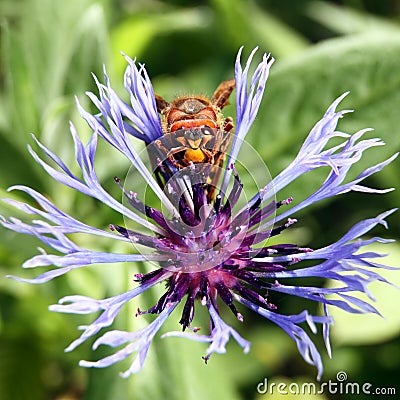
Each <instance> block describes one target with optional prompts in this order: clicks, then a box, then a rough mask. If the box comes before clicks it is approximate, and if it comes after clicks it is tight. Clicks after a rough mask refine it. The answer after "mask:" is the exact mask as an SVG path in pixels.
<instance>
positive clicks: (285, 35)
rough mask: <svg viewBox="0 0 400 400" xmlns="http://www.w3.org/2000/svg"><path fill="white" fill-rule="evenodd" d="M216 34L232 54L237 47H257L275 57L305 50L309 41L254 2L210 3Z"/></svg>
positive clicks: (228, 1) (214, 0) (216, 1)
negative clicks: (216, 22)
mask: <svg viewBox="0 0 400 400" xmlns="http://www.w3.org/2000/svg"><path fill="white" fill-rule="evenodd" d="M211 4H212V5H213V8H214V10H215V13H216V21H218V27H219V32H220V33H219V35H220V37H221V40H222V41H224V42H225V43H226V45H227V46H229V47H230V48H231V49H233V51H237V49H238V48H239V47H240V46H243V45H244V46H245V47H249V48H254V47H256V46H260V47H261V48H262V49H264V50H267V51H270V52H271V53H273V54H274V55H275V56H276V57H282V58H283V57H287V56H289V55H293V54H294V53H298V52H300V51H302V50H304V49H305V48H306V47H307V46H308V45H309V42H308V41H307V39H306V38H305V37H303V36H302V35H301V34H300V33H298V32H296V31H295V30H294V29H293V28H291V27H290V26H289V25H287V24H285V23H284V22H282V21H281V20H279V19H277V18H276V17H274V16H273V15H272V14H270V13H267V12H266V11H265V10H263V9H262V8H261V7H259V6H257V4H256V3H255V2H249V1H244V0H238V1H230V0H212V2H211Z"/></svg>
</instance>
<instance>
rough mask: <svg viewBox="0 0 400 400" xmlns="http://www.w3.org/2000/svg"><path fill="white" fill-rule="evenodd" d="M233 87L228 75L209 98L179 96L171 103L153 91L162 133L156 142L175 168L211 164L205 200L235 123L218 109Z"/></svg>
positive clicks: (212, 194)
mask: <svg viewBox="0 0 400 400" xmlns="http://www.w3.org/2000/svg"><path fill="white" fill-rule="evenodd" d="M234 88H235V80H234V79H231V80H228V81H224V82H222V83H221V84H220V85H219V86H218V87H217V89H216V90H215V92H214V94H213V96H212V98H211V99H208V98H207V97H203V96H182V97H178V98H176V99H174V100H173V101H171V102H170V103H168V102H167V101H166V100H164V99H163V98H162V97H161V96H159V95H157V94H156V95H155V100H156V105H157V110H158V112H159V113H160V114H161V116H162V128H163V133H164V136H162V137H161V138H160V139H157V140H156V141H155V145H156V147H157V148H158V149H159V151H161V153H162V154H163V155H164V156H165V158H166V159H168V160H169V161H170V162H171V163H172V164H173V165H174V166H175V167H177V168H178V169H181V168H186V167H188V166H190V164H191V163H195V164H196V163H204V164H210V165H211V168H210V169H209V174H208V180H207V199H208V202H211V201H212V200H213V199H214V197H215V187H216V185H217V181H218V179H219V175H220V171H221V167H222V165H223V163H224V160H225V154H226V151H227V149H228V146H229V143H230V139H231V133H230V132H231V131H232V129H233V127H234V125H233V119H232V118H231V117H227V118H224V117H223V115H222V113H221V110H222V108H224V107H225V106H226V105H227V104H228V98H229V96H230V94H231V93H232V91H233V89H234ZM158 179H159V178H158Z"/></svg>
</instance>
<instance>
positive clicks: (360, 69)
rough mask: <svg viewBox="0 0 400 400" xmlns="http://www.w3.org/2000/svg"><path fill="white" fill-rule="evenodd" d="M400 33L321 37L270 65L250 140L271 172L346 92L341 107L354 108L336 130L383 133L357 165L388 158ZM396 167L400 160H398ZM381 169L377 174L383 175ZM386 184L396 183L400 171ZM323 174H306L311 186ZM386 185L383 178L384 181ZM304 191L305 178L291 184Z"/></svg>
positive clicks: (394, 142) (393, 144)
mask: <svg viewBox="0 0 400 400" xmlns="http://www.w3.org/2000/svg"><path fill="white" fill-rule="evenodd" d="M398 54H400V34H393V33H392V34H387V33H382V34H377V33H375V34H372V35H367V34H365V35H357V36H351V37H346V38H343V39H334V40H328V41H325V42H323V43H321V44H319V45H316V46H313V47H312V48H309V49H308V50H306V51H304V52H303V54H302V55H301V56H297V57H294V58H292V59H290V60H284V61H279V59H278V61H277V62H276V65H274V66H273V67H272V72H271V76H270V78H269V80H268V82H267V88H266V95H265V99H264V102H263V103H262V105H261V108H260V112H259V115H258V117H257V119H256V122H255V124H254V127H253V129H252V131H251V132H250V133H249V135H248V140H249V141H250V142H251V143H252V144H253V145H255V147H256V148H257V150H258V151H259V152H260V154H261V156H262V157H263V158H264V160H266V162H267V166H268V167H270V168H271V170H272V175H273V176H274V175H275V174H276V173H277V172H279V171H280V170H281V169H282V168H284V167H285V166H286V165H287V164H288V163H289V162H290V161H291V160H292V159H293V157H294V155H295V154H296V153H297V151H298V149H299V148H300V146H301V143H302V142H303V140H304V138H305V137H306V136H307V134H308V132H309V131H310V130H311V128H312V127H313V125H314V124H315V123H316V122H317V121H318V120H319V119H321V118H322V116H323V115H324V112H325V110H326V109H327V108H328V106H329V105H330V104H331V103H332V102H333V100H334V99H336V98H337V97H338V96H340V95H341V94H342V93H344V92H346V91H348V90H349V91H350V95H349V96H347V97H346V99H345V100H344V101H342V103H341V104H340V106H339V109H346V108H347V109H355V110H356V111H355V112H354V113H353V114H347V115H346V116H345V117H344V118H343V119H342V120H341V121H340V122H339V129H340V130H342V131H345V132H350V133H352V132H355V131H358V130H360V129H362V128H366V127H373V128H375V130H376V132H372V133H369V134H368V136H367V137H369V138H370V137H376V136H378V137H381V138H382V139H383V140H384V141H385V142H386V143H387V144H388V145H387V146H384V147H380V148H379V149H375V150H372V151H368V153H367V154H368V155H367V156H366V157H365V156H364V158H363V159H362V160H361V162H360V167H359V168H362V167H363V168H365V167H366V166H369V165H371V164H372V163H373V162H378V161H382V160H383V159H385V158H388V157H389V156H391V155H392V154H393V153H394V152H395V150H396V149H398V148H399V146H400V135H399V134H398V130H399V128H398V104H400V90H399V89H400V75H399V74H398V71H399V70H400V57H399V56H398ZM397 165H398V164H397ZM384 173H385V171H383V172H381V173H380V174H379V176H382V174H384ZM392 178H393V181H392V184H391V185H390V186H394V187H396V186H398V184H399V183H400V180H399V175H398V174H397V176H392ZM320 179H321V175H318V174H314V175H311V176H310V177H308V176H307V185H308V186H309V187H310V188H312V187H315V185H316V182H319V181H320ZM385 183H386V182H385ZM291 187H292V188H293V187H295V191H296V192H298V193H303V191H304V182H303V183H301V185H299V184H297V186H296V185H292V186H291Z"/></svg>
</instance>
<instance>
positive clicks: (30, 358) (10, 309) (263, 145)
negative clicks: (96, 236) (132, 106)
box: [0, 0, 400, 400]
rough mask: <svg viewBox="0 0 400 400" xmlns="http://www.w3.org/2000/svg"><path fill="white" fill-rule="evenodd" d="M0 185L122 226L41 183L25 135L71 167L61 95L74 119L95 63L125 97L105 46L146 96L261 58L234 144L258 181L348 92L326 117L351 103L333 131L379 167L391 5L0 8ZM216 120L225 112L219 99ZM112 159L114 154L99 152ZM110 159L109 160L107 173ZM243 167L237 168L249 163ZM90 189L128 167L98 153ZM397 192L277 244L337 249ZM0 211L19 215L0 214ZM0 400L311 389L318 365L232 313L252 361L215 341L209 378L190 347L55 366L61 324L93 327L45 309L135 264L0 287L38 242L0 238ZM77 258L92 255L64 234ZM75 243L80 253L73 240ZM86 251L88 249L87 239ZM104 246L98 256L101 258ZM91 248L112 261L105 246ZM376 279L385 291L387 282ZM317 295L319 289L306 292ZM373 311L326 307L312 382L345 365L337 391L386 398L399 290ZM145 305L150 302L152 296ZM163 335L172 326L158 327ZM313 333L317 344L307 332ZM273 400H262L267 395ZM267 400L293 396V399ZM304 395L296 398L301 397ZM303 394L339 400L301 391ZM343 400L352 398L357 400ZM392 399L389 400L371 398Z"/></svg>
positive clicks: (392, 180) (81, 126) (395, 132)
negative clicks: (257, 163) (256, 158)
mask: <svg viewBox="0 0 400 400" xmlns="http://www.w3.org/2000/svg"><path fill="white" fill-rule="evenodd" d="M0 16H1V19H0V23H1V45H0V46H1V47H0V51H1V65H0V85H1V93H0V141H1V143H0V170H1V174H0V188H1V189H0V190H1V192H2V197H9V196H12V197H14V198H18V199H22V195H21V194H17V193H12V194H11V195H10V194H6V193H5V190H6V188H7V187H9V186H10V185H13V184H27V185H29V186H32V187H34V188H36V189H38V190H39V191H41V192H43V193H46V194H47V196H49V197H50V198H51V199H52V200H53V201H54V202H55V204H57V205H58V206H59V207H60V208H62V209H63V210H65V211H67V212H69V213H71V214H72V215H74V216H76V217H77V218H81V219H83V220H84V221H85V222H86V223H88V224H92V225H94V226H98V227H106V226H107V225H108V224H109V223H118V222H120V216H118V215H116V214H115V213H113V212H111V211H110V210H108V209H107V208H106V207H102V206H101V204H98V202H96V201H94V200H92V199H87V198H84V197H83V196H80V195H78V194H77V193H74V192H73V191H72V190H68V189H65V188H63V187H61V185H59V184H56V183H55V182H54V181H53V180H51V179H50V178H49V177H48V176H47V175H46V174H45V173H44V172H43V171H42V170H41V169H40V167H38V166H37V165H35V163H34V162H33V159H32V158H31V157H30V156H29V154H28V151H27V149H26V146H27V144H28V143H30V144H32V139H31V137H30V135H29V133H30V132H33V133H35V135H37V136H38V137H39V138H40V139H41V140H42V141H43V142H44V143H45V144H46V145H47V146H48V147H50V148H51V149H53V150H54V151H55V152H56V153H58V154H60V155H61V156H62V157H63V159H64V160H65V161H67V162H69V163H70V165H71V163H73V146H72V143H71V139H70V135H69V132H68V121H69V120H72V121H73V122H74V123H75V124H76V126H77V128H78V130H79V132H80V133H81V134H82V135H83V137H85V135H86V137H87V136H88V135H89V134H90V132H89V131H88V129H87V127H86V126H85V123H84V122H82V121H81V120H80V118H79V115H78V113H77V111H76V108H75V104H74V95H76V96H78V98H79V99H80V101H81V102H82V103H83V104H84V105H85V106H86V107H87V108H89V109H90V107H91V105H90V104H89V101H88V100H87V98H86V97H85V95H84V93H85V91H87V90H90V91H95V85H94V82H93V79H92V76H91V73H92V72H93V73H95V74H96V75H97V76H99V77H100V78H101V77H102V66H103V64H105V65H106V66H107V71H108V73H109V75H110V78H111V82H112V84H113V87H114V89H115V90H116V91H117V93H119V94H120V95H121V96H122V97H123V98H125V99H126V98H127V96H126V93H125V92H124V90H123V86H122V74H123V71H124V68H125V60H124V59H123V57H121V54H120V51H123V52H124V53H126V54H128V55H129V56H131V57H135V56H136V57H137V59H138V60H140V61H141V62H144V63H145V64H146V67H147V70H148V72H149V75H150V76H151V78H152V81H153V85H154V87H155V90H156V92H157V93H159V94H160V95H162V96H164V97H165V98H167V99H172V98H174V96H176V95H179V94H185V93H201V94H207V95H211V94H212V92H213V90H214V89H215V88H216V86H217V85H218V83H219V82H220V81H222V80H224V79H228V78H231V77H232V76H233V64H234V59H235V56H236V53H237V50H238V48H239V47H240V46H241V45H244V46H245V50H244V55H245V56H246V57H247V56H248V54H249V53H250V51H251V49H252V48H254V47H255V46H259V47H260V51H259V52H258V54H257V56H256V57H258V60H259V59H260V57H261V54H262V52H265V51H267V52H271V53H272V55H273V56H274V57H275V58H276V62H275V64H274V66H273V68H272V72H271V75H270V78H269V81H268V84H267V89H266V95H265V98H264V101H263V103H262V105H261V109H260V112H259V116H258V118H257V120H256V123H255V124H254V126H253V128H252V130H251V132H250V133H249V135H248V138H247V139H248V141H249V142H250V143H251V144H252V145H253V146H255V148H256V149H257V151H258V152H259V153H260V154H261V156H262V157H263V158H264V160H265V162H266V164H267V166H268V168H269V169H270V171H271V174H272V175H273V176H274V175H275V174H276V173H278V172H279V171H280V170H281V169H282V168H284V167H285V166H286V165H287V164H288V163H289V162H290V160H291V159H292V158H293V156H294V155H295V154H296V151H297V150H298V149H299V147H300V146H301V143H302V140H303V139H304V138H305V136H306V134H307V133H308V132H309V130H310V129H311V127H312V126H313V124H314V123H315V122H316V121H317V120H318V119H319V118H321V117H322V115H323V113H324V111H325V110H326V108H327V107H328V105H329V104H330V103H331V102H332V101H333V100H334V99H335V98H336V97H338V96H339V95H340V94H342V93H343V92H345V91H347V90H350V92H351V93H350V95H349V96H348V97H347V98H346V99H345V100H344V101H343V103H342V105H341V108H350V109H355V110H356V111H355V112H354V113H353V114H351V115H347V116H346V117H345V119H344V120H342V121H341V122H340V128H341V129H342V130H344V131H346V132H355V131H357V130H358V129H361V128H365V127H373V128H375V132H372V133H369V134H368V137H375V135H376V136H379V137H381V138H383V140H384V141H385V142H386V143H387V146H385V147H384V148H378V149H373V150H370V151H368V152H367V153H366V155H365V156H364V158H363V160H362V161H361V163H360V166H359V167H358V171H360V169H361V168H363V167H364V168H365V167H366V166H367V165H371V164H372V163H373V162H379V161H382V160H383V159H385V158H387V157H389V156H390V155H391V154H393V153H394V152H395V151H397V150H398V149H399V147H400V128H399V108H400V2H399V1H397V0H383V1H374V0H370V1H366V0H364V1H363V0H347V1H346V0H343V1H311V0H297V1H291V0H283V1H279V2H278V1H273V0H264V1H263V0H259V1H256V0H254V1H245V0H203V1H196V2H192V1H183V0H176V1H161V0H160V1H156V0H154V1H153V0H150V1H149V0H136V1H135V0H132V1H129V0H119V1H111V0H101V1H94V0H70V1H61V0H17V1H16V0H2V1H1V2H0ZM226 115H234V104H232V105H231V106H229V107H227V109H226ZM111 154H112V157H113V158H110V157H111ZM110 159H112V162H110ZM248 162H249V163H250V162H251V160H248ZM97 165H98V169H99V175H100V177H101V180H102V182H104V186H105V187H106V188H108V189H110V191H113V192H114V193H115V195H116V196H120V194H119V193H118V191H117V190H116V188H115V187H114V186H115V184H113V176H114V175H118V176H121V177H123V176H125V174H126V171H127V169H128V167H129V166H128V165H127V164H126V162H124V160H121V159H119V158H118V157H117V154H115V153H110V150H109V149H108V148H107V147H105V146H100V149H99V157H98V160H97ZM399 166H400V164H399V162H398V161H396V162H394V163H392V164H391V165H389V166H388V167H387V168H386V169H385V170H384V171H383V172H381V173H379V174H377V175H376V176H373V177H371V178H370V179H369V180H368V182H367V184H368V185H370V186H373V187H378V188H386V187H397V188H398V187H399V174H398V169H399ZM320 179H321V175H320V174H319V173H317V174H311V175H310V176H308V175H307V176H305V177H304V178H303V179H300V180H299V181H298V182H297V181H296V182H295V184H294V185H292V186H291V188H290V190H288V191H285V193H282V194H281V195H280V197H281V198H282V197H284V196H289V195H292V196H294V198H295V200H296V198H298V199H301V198H303V196H304V195H305V192H311V191H312V190H313V189H315V188H316V185H317V184H318V182H320ZM399 196H400V194H399V192H397V193H396V192H392V193H389V194H386V195H383V196H378V195H363V194H357V193H354V194H348V195H346V196H344V197H338V198H336V199H331V200H329V201H324V202H322V203H321V204H318V205H316V206H314V207H312V209H310V210H306V211H303V212H302V213H299V215H296V217H297V218H299V223H298V224H297V227H296V228H293V229H292V230H291V232H290V233H288V236H289V237H288V239H287V240H291V241H294V242H297V243H298V244H301V245H308V246H311V247H314V248H317V247H318V246H322V245H326V244H328V243H330V242H331V241H335V240H337V239H338V238H339V236H340V235H342V234H343V233H345V232H346V230H347V229H349V228H350V226H352V225H353V224H354V223H355V222H357V221H359V220H360V219H363V218H367V217H372V216H376V215H377V214H379V213H380V212H383V211H384V210H387V209H390V208H393V207H396V206H397V204H398V203H399ZM0 212H1V214H3V215H6V216H9V215H16V216H19V217H22V215H18V213H16V211H14V210H11V209H9V208H8V207H6V206H5V205H4V204H1V205H0ZM389 223H390V232H388V231H385V230H384V229H383V228H382V229H380V228H378V229H375V231H374V232H373V235H378V234H380V235H383V236H385V237H392V238H397V237H398V233H399V231H400V220H399V217H398V215H396V214H394V216H392V217H391V218H390V220H389ZM0 236H1V240H0V399H1V400H20V399H21V400H26V399H29V400H36V399H37V400H42V399H57V400H75V399H85V400H89V399H96V400H99V399H106V400H109V399H113V400H115V399H117V400H118V399H122V400H124V399H150V398H151V399H161V398H162V399H174V400H175V399H199V398H207V399H211V400H212V399H220V400H222V399H232V400H235V399H262V398H271V396H268V395H261V394H257V390H256V387H257V384H258V383H259V382H262V381H263V380H264V378H265V377H267V378H268V379H269V380H270V381H275V382H287V383H291V382H300V383H301V382H314V381H315V376H316V371H315V369H314V368H312V367H310V366H308V365H307V364H306V363H305V362H304V361H303V360H302V359H301V357H300V356H299V355H298V352H297V349H296V346H295V345H294V344H293V343H292V341H291V340H290V339H289V338H288V337H287V335H286V334H285V333H283V332H282V331H280V330H279V328H277V327H275V326H273V325H272V324H270V323H268V322H267V321H264V320H263V319H262V318H258V317H257V316H255V315H251V313H250V312H246V311H243V313H244V316H245V323H244V324H243V325H241V326H239V324H236V323H235V322H234V321H232V320H231V319H230V316H227V318H228V321H231V322H232V323H233V324H234V325H235V326H236V327H237V329H238V330H239V332H240V333H241V334H242V335H243V336H244V337H245V338H246V339H248V340H250V341H251V342H252V348H251V352H250V353H249V354H248V355H243V353H242V351H241V349H240V348H239V347H238V346H237V345H236V344H235V343H233V342H232V343H230V345H229V346H228V353H227V354H226V355H214V356H213V357H212V358H211V360H210V362H209V364H208V365H207V366H205V365H204V363H203V361H202V360H201V356H202V355H203V354H204V352H205V348H206V347H205V346H204V345H202V344H198V343H192V342H187V341H185V340H183V339H175V338H169V339H164V340H162V339H160V338H157V339H156V340H155V342H154V343H153V345H152V347H151V349H150V353H149V356H148V359H147V361H146V363H145V366H144V369H143V370H142V371H141V372H140V373H139V374H138V375H136V376H132V377H131V378H129V379H127V380H123V379H122V378H120V377H119V376H118V372H119V371H121V370H123V368H124V367H127V364H126V363H125V364H124V363H122V364H119V365H116V366H114V367H112V368H108V369H105V370H86V369H83V368H80V367H78V366H77V362H78V360H79V359H97V358H100V357H101V354H102V351H103V350H101V349H99V350H97V351H96V352H93V351H92V350H91V349H90V344H85V345H83V346H81V347H80V348H79V349H77V350H75V351H74V352H73V353H71V354H64V352H63V349H64V348H65V347H66V346H67V345H68V344H69V343H70V342H71V341H72V340H73V339H74V338H76V337H77V336H78V335H79V332H78V331H77V330H76V327H77V326H78V325H80V324H86V323H89V322H90V321H92V318H93V317H92V316H82V317H79V316H70V315H58V314H55V313H51V312H49V311H48V310H47V307H48V305H50V304H54V303H56V302H57V301H58V299H59V298H60V297H62V296H64V295H68V294H82V295H88V296H93V297H97V298H103V297H105V296H111V295H113V294H116V293H119V292H121V291H123V290H126V289H128V288H130V287H132V284H133V282H132V279H133V274H134V273H135V272H138V271H139V270H144V269H145V268H146V266H135V265H129V266H126V265H125V266H122V265H111V266H100V267H92V268H87V269H86V270H85V269H84V270H82V271H75V272H73V273H71V274H69V275H68V276H65V277H62V278H58V279H56V280H54V281H53V282H50V283H47V284H45V285H39V286H33V285H27V284H22V283H16V282H14V281H11V280H8V279H5V275H6V274H14V275H24V276H32V274H29V271H28V272H26V271H22V269H21V267H20V266H21V264H22V263H23V261H24V260H26V259H27V258H29V257H31V256H32V255H34V254H36V252H37V250H36V247H37V246H38V245H40V244H39V243H38V242H37V241H35V240H33V239H31V238H29V237H22V236H21V235H17V234H14V233H13V232H8V231H6V230H4V229H1V230H0ZM79 240H81V243H84V244H85V245H88V246H91V247H93V246H100V244H98V243H91V242H90V241H89V239H79ZM83 241H85V242H83ZM101 245H102V244H101ZM107 246H108V247H107ZM102 248H103V249H104V248H105V249H106V250H113V251H118V249H117V248H116V247H115V246H114V247H111V244H107V243H105V244H104V247H102ZM379 250H380V251H382V252H390V253H391V256H390V257H388V258H387V259H386V262H387V263H389V264H391V265H398V258H399V256H400V249H399V247H398V245H396V244H394V245H390V246H381V247H380V248H379ZM385 276H386V277H387V278H388V279H390V280H391V281H393V282H395V283H397V284H398V285H400V277H399V274H397V273H393V272H392V273H386V274H385ZM314 283H318V284H321V282H314ZM371 288H372V291H373V293H374V294H375V296H376V298H377V300H378V303H377V307H378V309H379V310H380V311H381V312H382V313H383V314H384V315H385V317H386V319H382V318H379V317H377V316H369V315H364V316H353V315H351V316H348V315H345V314H344V313H340V312H338V311H335V310H332V313H333V315H334V317H335V320H336V324H335V326H334V327H333V329H332V342H333V359H332V360H329V358H328V357H327V356H326V354H325V352H324V349H323V344H322V341H321V340H320V338H319V339H316V340H317V342H318V344H319V348H320V349H321V352H322V354H323V357H324V363H325V374H324V376H323V379H322V380H323V381H328V379H333V380H335V377H336V373H337V372H338V371H345V372H346V373H347V375H348V381H349V382H359V383H363V382H370V383H371V384H372V386H373V387H374V388H375V387H396V385H397V388H396V389H397V393H400V386H399V384H398V376H399V370H400V341H399V335H400V315H399V311H398V304H399V299H400V294H399V291H398V290H396V289H395V288H392V287H385V286H383V285H379V284H377V285H372V286H371ZM160 290H161V288H160ZM151 296H154V298H147V299H146V300H147V301H148V302H149V304H151V302H154V301H155V299H156V298H157V293H154V292H153V293H152V294H151ZM273 300H274V301H275V302H276V303H277V304H278V306H279V309H280V310H281V311H282V312H283V313H288V314H291V313H294V312H298V311H300V310H301V309H303V308H305V307H307V308H309V309H310V310H311V311H314V312H318V309H317V307H316V306H315V305H313V304H308V303H306V302H302V301H300V300H299V299H291V298H287V297H282V298H280V297H277V298H275V299H273ZM143 302H144V300H143V299H141V300H139V301H138V302H137V303H135V304H134V305H133V306H132V307H131V308H130V309H128V310H126V312H125V314H124V315H122V316H121V317H120V318H119V319H118V320H117V322H116V325H115V326H116V327H117V328H119V329H136V328H137V327H135V326H134V325H136V324H139V323H140V322H138V321H137V319H135V318H134V310H135V307H138V306H141V307H143V308H144V305H143ZM168 327H169V328H170V329H174V330H175V329H178V328H179V326H178V315H177V313H174V315H173V316H172V318H171V321H169V323H168ZM319 336H320V335H319ZM274 398H275V397H274ZM282 398H285V399H290V398H296V399H298V398H302V397H301V396H294V397H291V396H289V395H286V396H282ZM306 398H311V397H310V396H307V397H306ZM315 398H319V399H328V398H332V399H338V398H346V396H345V395H343V396H340V395H338V394H336V395H329V394H327V393H325V394H324V395H320V396H319V397H318V396H316V397H315ZM357 398H363V396H362V395H360V396H358V397H357ZM387 398H390V396H387Z"/></svg>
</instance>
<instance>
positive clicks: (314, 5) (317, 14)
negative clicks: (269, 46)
mask: <svg viewBox="0 0 400 400" xmlns="http://www.w3.org/2000/svg"><path fill="white" fill-rule="evenodd" d="M307 14H308V15H309V16H310V17H311V18H312V19H314V20H315V21H317V22H319V23H320V24H322V25H323V26H326V27H327V28H329V29H331V30H332V31H334V32H336V33H341V34H353V33H360V32H371V31H374V30H376V31H381V32H382V31H389V32H391V31H394V32H396V31H397V33H398V32H399V31H400V26H399V24H397V23H394V22H392V21H391V20H390V19H388V18H382V17H378V16H377V15H372V14H368V13H366V12H363V11H360V10H356V9H354V8H350V7H345V6H339V5H336V4H333V3H331V2H326V1H325V2H323V1H313V2H311V3H310V4H309V5H308V7H307Z"/></svg>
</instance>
